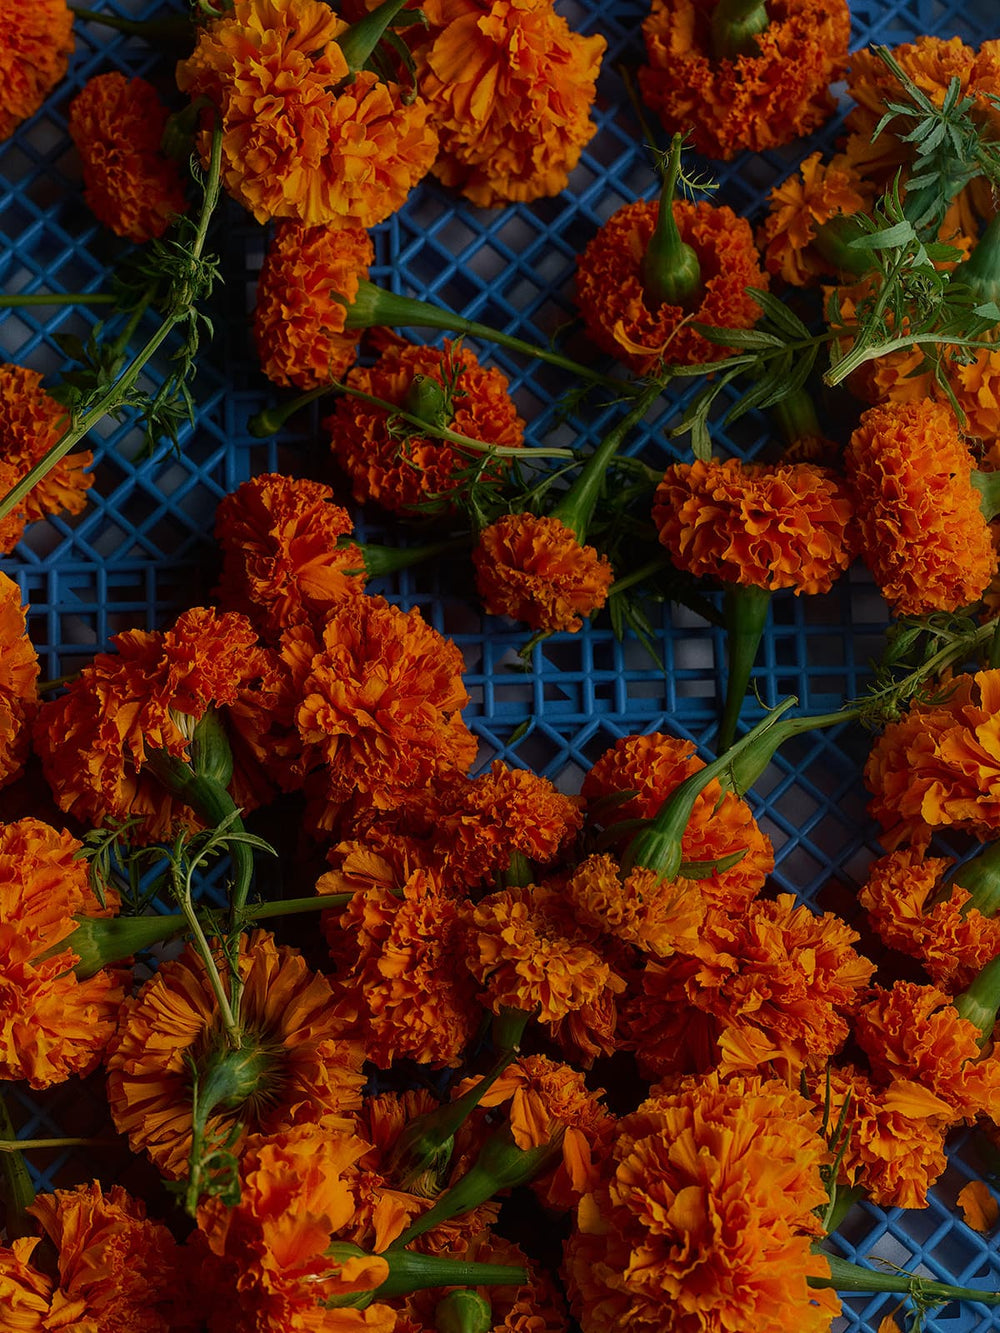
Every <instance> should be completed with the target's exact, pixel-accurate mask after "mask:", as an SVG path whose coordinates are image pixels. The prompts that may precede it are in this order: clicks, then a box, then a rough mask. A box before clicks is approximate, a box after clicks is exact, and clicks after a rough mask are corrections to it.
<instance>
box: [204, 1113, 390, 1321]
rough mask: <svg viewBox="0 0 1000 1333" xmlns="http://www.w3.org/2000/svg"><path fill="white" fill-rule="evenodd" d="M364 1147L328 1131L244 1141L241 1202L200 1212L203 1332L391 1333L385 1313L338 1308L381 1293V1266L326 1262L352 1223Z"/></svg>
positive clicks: (372, 1261)
mask: <svg viewBox="0 0 1000 1333" xmlns="http://www.w3.org/2000/svg"><path fill="white" fill-rule="evenodd" d="M367 1147H368V1145H367V1144H366V1143H364V1142H363V1140H361V1139H359V1138H357V1137H356V1136H355V1135H354V1134H353V1133H351V1132H349V1131H348V1130H347V1129H346V1128H345V1127H344V1126H343V1125H338V1124H331V1123H330V1122H324V1123H321V1124H305V1125H299V1126H296V1127H294V1128H289V1129H286V1130H283V1131H281V1132H280V1133H274V1134H271V1135H263V1134H260V1135H255V1136H254V1137H253V1138H251V1139H249V1140H248V1141H247V1143H246V1146H245V1149H244V1151H243V1154H242V1156H241V1160H240V1199H239V1202H238V1203H237V1204H235V1205H229V1204H225V1203H223V1202H222V1201H221V1200H219V1199H217V1198H213V1199H208V1200H206V1201H205V1202H204V1203H203V1204H202V1205H201V1207H200V1208H199V1209H198V1226H199V1228H200V1232H199V1236H198V1239H197V1241H196V1242H195V1244H196V1247H197V1249H198V1250H199V1251H200V1252H201V1253H202V1254H204V1255H205V1258H206V1261H207V1262H206V1264H205V1278H206V1279H207V1281H205V1282H204V1283H203V1286H204V1297H205V1300H206V1302H207V1305H208V1310H207V1325H208V1328H209V1330H210V1333H286V1330H291V1329H296V1330H298V1329H302V1330H306V1329H311V1330H316V1333H319V1331H320V1330H323V1333H392V1329H393V1326H394V1323H395V1318H396V1315H395V1311H393V1310H392V1309H390V1308H389V1306H387V1305H383V1304H381V1303H379V1304H375V1305H369V1306H368V1307H367V1308H366V1309H363V1310H359V1309H351V1308H337V1307H339V1306H340V1305H341V1303H343V1305H344V1306H347V1307H349V1306H350V1305H351V1304H352V1302H351V1297H352V1296H356V1295H358V1294H359V1293H362V1292H367V1291H371V1290H372V1289H374V1288H375V1287H378V1286H379V1285H381V1283H382V1282H384V1281H385V1279H386V1278H387V1276H388V1273H389V1266H388V1264H387V1263H386V1261H385V1260H384V1259H382V1258H381V1257H379V1256H377V1255H372V1256H367V1255H365V1256H361V1255H359V1256H357V1257H352V1258H350V1259H346V1260H345V1259H337V1258H335V1257H332V1256H331V1255H329V1254H327V1250H328V1248H329V1246H330V1241H331V1239H335V1238H337V1237H338V1234H339V1233H342V1232H343V1230H344V1229H345V1228H346V1227H347V1226H348V1225H349V1224H350V1223H351V1221H352V1218H353V1214H354V1208H355V1202H354V1186H355V1182H356V1179H357V1177H358V1160H359V1158H360V1157H361V1156H362V1154H363V1153H364V1152H365V1150H366V1149H367ZM326 1302H330V1304H331V1306H333V1307H334V1308H330V1307H328V1306H327V1304H326Z"/></svg>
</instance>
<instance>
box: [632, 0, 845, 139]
mask: <svg viewBox="0 0 1000 1333" xmlns="http://www.w3.org/2000/svg"><path fill="white" fill-rule="evenodd" d="M715 3H716V0H654V3H653V8H652V12H651V13H650V15H649V17H648V18H647V19H646V20H645V21H644V22H643V25H642V33H643V37H644V38H645V41H646V56H647V58H648V60H649V64H648V65H644V66H642V67H641V68H640V70H639V90H640V92H641V93H642V99H643V101H644V102H645V103H646V105H647V106H648V107H651V108H652V109H653V110H654V111H655V112H657V114H658V115H659V117H660V119H661V121H662V122H663V126H664V128H665V129H666V130H667V132H668V133H670V134H672V133H674V131H675V130H684V131H690V133H691V142H692V144H693V145H694V147H695V148H696V149H697V150H698V152H699V153H704V154H706V156H708V157H721V158H730V157H733V156H734V155H735V154H736V153H737V152H739V150H740V149H742V148H751V149H753V150H754V151H755V152H758V153H759V152H761V151H762V150H763V149H765V148H776V147H778V146H780V145H781V144H786V143H791V141H792V140H793V139H797V138H799V136H800V135H803V134H808V133H810V131H812V130H814V129H816V128H818V126H820V125H822V124H823V122H824V121H826V120H827V119H829V117H830V116H831V115H832V114H833V110H834V107H835V102H834V98H833V95H832V94H831V92H830V85H831V84H832V83H835V82H836V81H837V80H838V79H839V78H840V77H841V76H842V75H843V72H844V68H845V66H846V65H847V43H848V39H849V37H850V25H851V19H850V14H849V13H848V9H847V4H846V3H845V0H772V3H770V4H769V5H768V17H769V22H768V25H767V27H766V28H765V29H764V31H763V32H762V33H760V34H758V35H757V37H756V38H755V45H756V47H757V50H758V52H759V54H757V55H744V56H740V57H739V58H738V59H737V60H728V59H726V60H716V59H713V57H712V56H711V54H710V53H711V36H710V23H711V16H712V10H713V9H714V8H715Z"/></svg>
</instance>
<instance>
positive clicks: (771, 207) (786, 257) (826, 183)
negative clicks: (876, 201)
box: [759, 153, 873, 287]
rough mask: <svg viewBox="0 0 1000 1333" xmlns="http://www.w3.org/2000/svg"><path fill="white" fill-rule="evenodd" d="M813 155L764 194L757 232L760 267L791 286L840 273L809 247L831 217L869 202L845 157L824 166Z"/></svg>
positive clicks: (821, 250) (843, 215)
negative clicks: (764, 208)
mask: <svg viewBox="0 0 1000 1333" xmlns="http://www.w3.org/2000/svg"><path fill="white" fill-rule="evenodd" d="M820 157H821V154H820V153H812V154H810V156H809V157H807V158H806V159H805V161H804V162H803V163H802V164H801V166H800V167H799V169H798V171H797V172H793V173H792V174H791V175H790V176H788V177H786V178H785V180H783V181H782V182H781V184H780V185H776V186H775V187H774V189H773V190H772V191H771V193H770V195H769V196H768V214H767V217H766V219H765V220H764V224H763V226H762V227H761V229H760V233H759V240H760V244H761V246H762V248H763V252H764V267H765V268H766V269H767V271H768V273H777V274H779V275H780V276H781V277H782V278H784V280H785V282H787V283H790V284H791V285H792V286H793V287H807V286H812V285H815V284H816V283H817V282H819V281H821V280H822V279H823V278H836V277H838V276H839V274H840V270H839V269H838V268H837V265H836V263H834V262H833V261H832V259H831V257H830V255H829V252H827V253H824V247H823V246H822V244H821V245H819V246H817V245H816V244H814V242H815V241H816V238H817V234H818V232H819V230H820V228H821V227H823V226H824V224H825V223H827V222H829V221H830V220H831V219H832V218H848V217H852V216H853V215H854V214H855V213H859V212H861V211H862V210H863V209H865V208H867V207H868V206H869V204H870V203H871V199H872V194H873V190H872V188H871V186H870V185H869V184H868V183H867V182H866V181H864V180H863V179H862V178H861V176H860V175H859V174H858V173H857V172H856V171H854V170H853V169H852V167H851V165H850V163H849V162H847V161H846V160H845V159H844V158H835V159H834V160H833V161H832V162H830V163H828V164H827V165H825V166H824V165H823V163H822V162H821V161H820Z"/></svg>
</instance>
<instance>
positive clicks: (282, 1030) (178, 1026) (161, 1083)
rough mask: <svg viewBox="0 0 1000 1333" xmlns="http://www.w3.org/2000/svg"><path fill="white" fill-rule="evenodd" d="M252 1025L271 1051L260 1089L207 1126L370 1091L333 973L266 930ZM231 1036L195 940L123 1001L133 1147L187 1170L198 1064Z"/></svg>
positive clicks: (289, 1121) (113, 1069) (247, 998)
mask: <svg viewBox="0 0 1000 1333" xmlns="http://www.w3.org/2000/svg"><path fill="white" fill-rule="evenodd" d="M239 972H240V977H241V978H242V981H243V991H242V995H241V1000H240V1016H241V1022H242V1025H243V1030H244V1032H245V1033H247V1034H248V1036H249V1037H252V1039H253V1040H254V1041H256V1042H257V1043H259V1045H260V1048H261V1049H262V1050H264V1051H266V1052H268V1053H269V1055H270V1063H269V1068H268V1071H267V1073H266V1074H265V1075H264V1076H263V1077H262V1084H261V1087H260V1089H259V1090H258V1091H257V1092H256V1093H255V1094H254V1096H253V1097H251V1098H250V1099H249V1100H247V1101H245V1102H243V1103H242V1104H241V1105H240V1106H238V1107H232V1106H226V1107H225V1108H219V1109H218V1110H216V1111H215V1112H213V1114H212V1115H210V1116H209V1119H208V1131H207V1133H208V1137H209V1138H210V1139H214V1138H215V1136H219V1137H222V1135H223V1133H224V1132H225V1131H226V1130H228V1129H229V1127H230V1126H231V1125H233V1124H234V1123H235V1122H237V1121H239V1122H240V1124H241V1125H242V1126H243V1131H242V1135H241V1137H243V1136H245V1135H246V1134H248V1133H252V1132H254V1131H255V1130H262V1131H264V1132H274V1131H277V1130H279V1129H284V1128H286V1127H288V1126H290V1125H294V1124H300V1123H304V1122H313V1121H316V1120H318V1119H319V1118H320V1117H321V1116H324V1115H327V1116H329V1115H335V1114H336V1115H341V1116H343V1115H346V1114H347V1113H349V1112H351V1111H354V1110H356V1109H357V1107H358V1106H359V1105H360V1103H361V1088H362V1086H363V1084H364V1075H363V1074H362V1072H361V1066H362V1063H363V1061H364V1050H363V1048H362V1045H361V1042H360V1040H359V1039H358V1033H357V1027H356V1024H355V1023H354V1021H353V1014H350V1013H345V1012H344V1010H343V1007H342V1006H338V1005H337V1004H336V1003H335V997H334V993H333V991H332V989H331V986H330V983H329V981H327V979H326V978H325V977H324V976H322V975H320V974H319V973H316V972H310V971H309V969H308V968H307V967H306V964H305V961H304V960H303V958H302V957H301V955H300V954H299V953H297V952H296V951H295V950H294V949H289V948H285V947H283V946H277V945H275V943H274V939H273V936H271V935H269V934H267V933H266V932H265V931H255V932H254V933H253V934H252V935H251V936H250V937H249V939H248V938H247V937H245V936H244V937H243V938H241V941H240V956H239ZM219 1036H220V1024H219V1018H218V1013H217V1006H216V1001H215V997H214V995H213V993H212V988H211V985H210V983H209V980H208V976H207V974H206V971H205V965H204V963H203V962H202V960H201V959H200V957H199V956H198V954H197V952H196V951H195V950H194V948H193V947H191V946H188V948H187V949H186V950H185V952H184V953H183V954H182V955H181V956H180V957H179V958H177V959H175V960H174V961H172V962H167V963H163V964H162V965H161V966H160V967H159V969H158V970H157V972H156V974H155V975H154V976H153V977H152V978H151V979H150V980H149V981H147V982H146V984H145V986H143V988H142V990H141V991H140V992H139V994H138V995H137V996H135V997H134V998H133V999H131V1000H129V1001H128V1002H127V1004H126V1005H125V1007H124V1008H123V1010H122V1016H121V1021H120V1023H119V1026H118V1034H117V1037H116V1039H115V1042H114V1044H113V1046H112V1049H111V1051H110V1053H109V1055H108V1061H107V1066H108V1100H109V1102H110V1105H111V1114H112V1116H113V1118H114V1121H115V1124H116V1125H117V1126H118V1128H119V1131H120V1132H121V1133H123V1134H126V1133H127V1134H128V1136H129V1142H130V1143H131V1145H132V1149H133V1151H134V1152H140V1151H142V1150H143V1149H144V1150H145V1151H146V1152H148V1153H149V1155H150V1157H151V1158H152V1159H153V1161H154V1162H155V1163H156V1165H157V1166H158V1167H159V1168H160V1170H161V1171H163V1172H164V1173H165V1174H166V1175H169V1176H172V1177H175V1176H177V1175H178V1174H180V1173H181V1172H182V1171H183V1170H184V1166H185V1164H186V1161H187V1156H188V1153H189V1151H190V1147H191V1072H190V1069H189V1067H188V1063H187V1058H186V1057H188V1056H190V1057H192V1058H194V1059H195V1060H199V1059H201V1058H203V1057H204V1056H205V1053H206V1052H207V1051H209V1050H211V1049H212V1046H213V1043H214V1042H215V1041H216V1040H217V1038H218V1037H219Z"/></svg>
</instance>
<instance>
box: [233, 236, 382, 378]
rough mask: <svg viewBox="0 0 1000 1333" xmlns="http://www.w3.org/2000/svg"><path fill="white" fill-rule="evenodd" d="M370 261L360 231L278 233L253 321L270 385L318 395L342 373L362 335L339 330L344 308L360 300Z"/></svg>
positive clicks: (372, 249)
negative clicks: (362, 283) (278, 385)
mask: <svg viewBox="0 0 1000 1333" xmlns="http://www.w3.org/2000/svg"><path fill="white" fill-rule="evenodd" d="M374 261H375V247H374V246H373V245H372V243H371V239H370V237H369V235H368V233H367V232H366V231H365V230H364V229H363V228H362V227H356V226H354V227H352V226H342V227H303V226H301V225H300V224H299V223H297V222H281V223H279V224H278V226H277V227H275V229H274V232H273V234H272V236H271V242H270V244H269V245H268V247H267V252H266V253H265V255H264V263H263V266H262V267H261V271H260V281H259V282H258V284H257V303H256V305H255V306H254V315H253V335H254V342H255V343H256V346H257V354H258V356H259V357H260V364H261V369H262V370H263V372H264V374H265V375H266V376H267V378H268V379H269V380H271V381H272V382H273V383H274V384H281V385H288V384H294V385H295V387H296V388H298V389H316V388H318V387H319V386H320V385H321V384H329V383H330V381H331V380H335V379H339V378H340V377H341V375H343V373H344V371H345V370H347V368H348V366H350V365H351V363H352V362H353V361H354V358H355V357H356V356H357V351H358V343H359V342H360V340H361V330H360V329H358V330H346V329H345V328H344V321H345V319H346V318H347V305H346V304H345V302H346V303H347V304H349V303H350V302H351V301H353V300H354V298H355V297H356V296H357V294H358V283H359V282H360V281H361V279H363V278H367V277H368V269H369V267H370V266H371V265H372V264H373V263H374ZM338 297H342V298H343V300H338V299H337V298H338Z"/></svg>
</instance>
